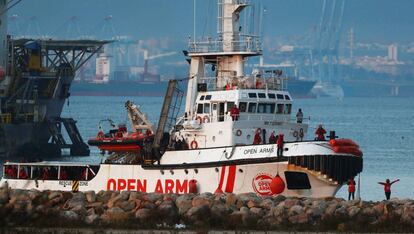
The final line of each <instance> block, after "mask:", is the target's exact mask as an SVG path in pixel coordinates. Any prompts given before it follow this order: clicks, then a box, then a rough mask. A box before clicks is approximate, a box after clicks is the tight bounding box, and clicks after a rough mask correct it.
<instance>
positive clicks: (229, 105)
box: [226, 102, 240, 111]
mask: <svg viewBox="0 0 414 234" xmlns="http://www.w3.org/2000/svg"><path fill="white" fill-rule="evenodd" d="M233 106H234V102H227V107H226V108H227V109H226V111H230V110H231V108H233ZM239 111H240V110H239Z"/></svg>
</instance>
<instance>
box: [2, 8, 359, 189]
mask: <svg viewBox="0 0 414 234" xmlns="http://www.w3.org/2000/svg"><path fill="white" fill-rule="evenodd" d="M218 2H219V4H218V6H219V11H218V12H219V16H218V17H219V32H220V33H219V39H218V40H216V41H214V40H208V41H206V42H195V41H194V42H190V46H189V50H188V51H186V53H185V54H186V56H188V59H189V61H190V69H189V78H188V88H187V94H186V98H185V114H184V115H183V116H182V117H180V118H176V113H177V112H176V108H175V107H176V105H174V103H176V102H177V100H178V99H179V97H180V94H179V93H178V95H176V94H177V93H175V90H176V84H177V81H170V83H169V87H168V90H167V94H166V96H165V99H164V105H163V107H162V110H161V115H160V120H159V123H158V126H157V130H156V131H155V132H154V134H152V132H153V131H152V126H151V124H150V123H149V122H148V121H146V119H145V116H144V115H143V114H142V113H141V112H139V110H138V109H137V108H136V106H135V105H133V104H132V103H127V105H126V106H127V109H128V114H129V117H130V120H131V122H132V124H133V126H132V129H133V131H134V132H133V133H128V132H127V131H126V130H125V129H121V130H122V131H117V132H121V134H122V135H121V134H118V135H117V136H115V137H114V136H110V137H105V134H104V133H101V134H99V135H98V136H97V137H96V138H94V139H92V140H93V141H95V143H97V144H96V145H97V146H99V147H100V148H101V150H103V151H111V152H118V153H116V154H111V156H109V158H108V160H106V161H105V162H104V163H101V164H99V165H89V164H75V163H60V162H56V163H55V162H41V163H10V162H9V163H5V164H4V176H3V178H2V180H1V184H2V185H7V186H9V187H11V188H16V189H39V190H68V191H70V190H73V191H88V190H95V191H100V190H118V191H141V192H160V193H194V192H198V193H203V192H211V193H214V192H228V193H247V192H254V193H257V194H259V195H261V196H269V195H275V194H283V195H286V196H309V197H327V196H334V195H335V193H336V192H337V191H338V190H339V188H340V187H341V186H342V184H344V183H345V182H346V181H348V180H349V179H351V178H353V177H354V176H356V175H357V174H358V173H360V172H361V171H362V152H361V151H360V150H359V147H358V145H357V144H356V143H354V142H353V141H351V140H346V139H334V135H333V136H332V137H331V138H332V139H331V140H329V141H325V140H319V141H315V140H311V141H306V140H304V139H305V138H306V135H307V130H308V125H307V124H306V123H298V122H297V121H296V120H294V121H293V120H292V113H291V112H292V98H291V96H290V94H289V93H288V92H287V91H286V80H285V79H283V78H282V77H280V73H278V72H276V71H270V70H267V71H256V72H255V73H253V74H251V75H250V74H249V75H248V74H245V70H244V67H245V66H244V64H245V62H246V60H248V59H249V58H251V57H254V56H259V55H261V44H260V41H259V38H258V37H256V36H249V35H247V34H245V33H243V32H241V31H240V30H241V27H240V24H239V22H240V20H241V19H242V18H243V16H246V14H244V13H243V11H244V10H245V8H246V7H249V4H247V1H240V0H239V1H235V0H219V1H218ZM235 106H237V111H234V110H235V108H234V107H235ZM232 110H233V111H232ZM172 120H174V122H172ZM300 122H301V121H300ZM147 131H148V133H147ZM273 132H274V133H275V134H276V135H279V134H284V144H283V146H282V147H281V148H282V154H281V155H279V156H278V154H277V145H276V144H275V143H274V142H273V141H272V143H269V142H268V139H269V137H270V136H271V134H272V133H273ZM130 134H135V136H137V135H138V136H140V137H142V138H140V141H139V142H138V143H136V145H138V146H134V150H128V149H121V150H113V149H108V148H103V147H102V146H103V145H105V144H104V143H105V142H104V141H109V142H110V143H111V142H112V143H116V142H117V141H118V142H122V141H124V140H126V139H127V138H128V136H132V135H130ZM105 138H108V139H105ZM253 142H254V143H255V144H253ZM101 143H102V144H101ZM106 145H107V144H106ZM118 145H120V146H121V148H122V145H123V144H122V143H120V144H118ZM119 151H124V152H123V153H119ZM22 170H23V172H22Z"/></svg>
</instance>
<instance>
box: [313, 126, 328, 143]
mask: <svg viewBox="0 0 414 234" xmlns="http://www.w3.org/2000/svg"><path fill="white" fill-rule="evenodd" d="M325 133H326V130H325V129H324V128H323V127H322V124H319V127H318V129H316V131H315V135H316V140H318V141H324V140H325Z"/></svg>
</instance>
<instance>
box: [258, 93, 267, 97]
mask: <svg viewBox="0 0 414 234" xmlns="http://www.w3.org/2000/svg"><path fill="white" fill-rule="evenodd" d="M258 95H259V98H266V94H265V93H258Z"/></svg>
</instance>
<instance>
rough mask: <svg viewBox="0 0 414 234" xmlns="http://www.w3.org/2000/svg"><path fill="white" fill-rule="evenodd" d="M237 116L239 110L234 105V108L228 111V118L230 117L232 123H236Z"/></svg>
mask: <svg viewBox="0 0 414 234" xmlns="http://www.w3.org/2000/svg"><path fill="white" fill-rule="evenodd" d="M239 114H240V111H239V108H237V105H234V106H233V107H232V108H231V109H230V116H231V119H232V120H233V121H237V120H239Z"/></svg>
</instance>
